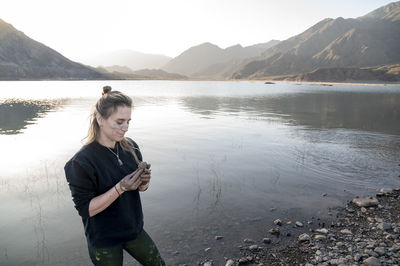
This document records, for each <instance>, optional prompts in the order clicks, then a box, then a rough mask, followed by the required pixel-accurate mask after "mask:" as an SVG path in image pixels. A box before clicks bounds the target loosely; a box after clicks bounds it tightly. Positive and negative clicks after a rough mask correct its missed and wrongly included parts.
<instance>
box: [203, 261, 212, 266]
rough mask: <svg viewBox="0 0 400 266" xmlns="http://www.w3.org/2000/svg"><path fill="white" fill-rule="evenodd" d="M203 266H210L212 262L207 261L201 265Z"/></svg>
mask: <svg viewBox="0 0 400 266" xmlns="http://www.w3.org/2000/svg"><path fill="white" fill-rule="evenodd" d="M203 266H212V262H211V261H207V262H205V263H204V264H203Z"/></svg>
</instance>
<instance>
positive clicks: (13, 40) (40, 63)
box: [0, 19, 107, 80]
mask: <svg viewBox="0 0 400 266" xmlns="http://www.w3.org/2000/svg"><path fill="white" fill-rule="evenodd" d="M104 78H107V76H105V75H103V74H101V73H99V72H97V71H95V70H94V69H91V68H89V67H86V66H84V65H81V64H78V63H75V62H73V61H71V60H69V59H67V58H65V57H64V56H62V55H61V54H59V53H58V52H56V51H55V50H53V49H51V48H49V47H47V46H45V45H43V44H41V43H39V42H37V41H34V40H32V39H30V38H29V37H27V36H26V35H25V34H24V33H23V32H20V31H18V30H16V29H15V28H14V27H13V26H12V25H11V24H8V23H6V22H4V21H3V20H1V19H0V79H1V80H32V79H67V80H69V79H104Z"/></svg>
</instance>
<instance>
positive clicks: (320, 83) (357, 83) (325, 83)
mask: <svg viewBox="0 0 400 266" xmlns="http://www.w3.org/2000/svg"><path fill="white" fill-rule="evenodd" d="M2 81H5V82H10V81H11V82H13V81H200V82H201V81H204V82H209V81H218V82H223V81H225V82H241V81H245V82H264V83H266V85H269V84H275V83H292V84H296V85H306V84H309V85H316V86H333V85H351V86H386V85H400V82H399V81H394V82H389V81H387V82H385V81H349V82H346V81H294V80H293V81H292V80H274V79H268V78H266V79H196V78H190V79H20V80H5V79H4V80H0V82H2Z"/></svg>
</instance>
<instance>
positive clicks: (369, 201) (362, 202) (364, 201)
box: [353, 197, 379, 207]
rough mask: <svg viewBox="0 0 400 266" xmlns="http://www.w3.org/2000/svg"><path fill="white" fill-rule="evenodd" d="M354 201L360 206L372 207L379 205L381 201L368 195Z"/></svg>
mask: <svg viewBox="0 0 400 266" xmlns="http://www.w3.org/2000/svg"><path fill="white" fill-rule="evenodd" d="M353 203H354V204H356V205H357V206H359V207H372V206H377V205H378V204H379V201H378V199H377V198H374V197H366V198H354V199H353Z"/></svg>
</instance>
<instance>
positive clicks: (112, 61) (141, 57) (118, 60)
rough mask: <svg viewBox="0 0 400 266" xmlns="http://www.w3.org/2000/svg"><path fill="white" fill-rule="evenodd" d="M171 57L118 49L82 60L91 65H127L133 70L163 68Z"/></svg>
mask: <svg viewBox="0 0 400 266" xmlns="http://www.w3.org/2000/svg"><path fill="white" fill-rule="evenodd" d="M170 60H171V57H168V56H165V55H156V54H145V53H140V52H136V51H131V50H118V51H113V52H109V53H101V54H97V55H95V56H91V57H87V58H81V59H80V61H81V62H83V63H85V64H88V65H91V66H96V67H97V66H113V65H118V66H126V67H129V68H130V69H131V70H139V69H144V68H161V67H162V66H164V65H165V64H166V63H167V62H168V61H170Z"/></svg>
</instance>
